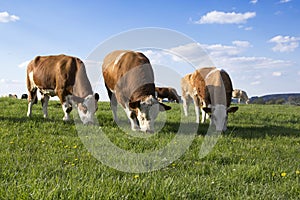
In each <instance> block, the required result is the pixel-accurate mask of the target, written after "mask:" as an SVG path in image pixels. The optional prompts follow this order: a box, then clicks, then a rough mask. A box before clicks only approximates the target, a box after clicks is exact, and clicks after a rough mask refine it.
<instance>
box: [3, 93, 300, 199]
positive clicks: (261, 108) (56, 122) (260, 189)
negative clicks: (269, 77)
mask: <svg viewBox="0 0 300 200" xmlns="http://www.w3.org/2000/svg"><path fill="white" fill-rule="evenodd" d="M170 105H171V106H172V110H171V111H169V112H167V114H166V115H162V117H161V118H160V119H158V122H157V123H156V126H157V127H158V128H159V127H161V126H163V128H162V129H161V130H160V131H159V132H158V133H155V134H153V135H150V136H149V135H147V134H145V135H143V134H142V133H139V134H140V136H143V137H144V138H141V137H135V136H134V135H131V133H130V132H129V133H124V132H123V131H122V130H121V129H119V128H118V126H117V125H116V124H115V123H114V122H113V121H112V114H111V111H110V108H109V104H108V103H104V102H100V103H99V110H98V111H97V118H98V121H99V125H100V127H101V130H102V131H103V132H105V134H106V136H107V138H109V139H110V140H111V141H112V142H113V143H114V144H115V145H116V146H118V147H120V148H121V149H124V150H126V151H128V152H136V153H145V152H152V151H154V150H159V149H161V148H163V147H165V146H166V145H167V144H169V143H170V142H172V141H173V139H174V137H175V135H176V133H177V130H178V127H179V122H180V118H181V116H180V113H181V108H180V106H179V105H177V104H170ZM239 107H240V108H239V111H237V112H236V113H235V114H233V115H230V116H229V124H228V130H227V131H226V132H225V133H223V134H222V136H221V137H220V139H219V140H218V142H217V144H216V145H215V146H214V148H213V150H212V151H211V152H210V153H209V154H208V155H207V156H206V157H204V158H202V159H200V158H199V156H198V153H199V150H200V147H201V144H202V142H203V140H204V136H205V133H206V130H207V128H208V124H204V125H202V124H201V125H200V127H199V129H198V130H197V134H196V136H195V138H194V140H193V142H192V144H191V146H190V147H189V149H188V150H187V151H186V152H185V153H184V154H183V155H182V156H181V157H180V158H179V159H178V160H175V161H174V162H172V163H170V164H169V165H167V166H166V167H164V168H162V169H159V170H155V171H151V172H148V173H127V172H122V171H118V170H116V169H113V168H110V167H108V166H106V165H104V164H102V163H101V161H99V160H98V159H96V158H95V157H94V156H93V152H89V151H88V149H87V148H86V146H85V145H84V144H83V141H82V140H81V139H80V136H79V135H78V131H77V129H76V126H75V124H74V121H72V122H68V123H65V122H63V121H62V117H63V113H62V109H61V106H60V105H59V103H58V102H56V101H50V104H49V119H43V118H42V110H41V105H40V102H39V104H38V105H35V106H34V107H33V116H32V118H31V119H28V118H27V117H26V112H27V101H26V100H17V99H8V98H0V110H1V111H0V142H1V145H0V199H298V198H299V196H300V107H299V106H298V107H297V106H288V105H240V106H239ZM191 114H193V112H192V111H191ZM193 115H194V114H193ZM164 117H166V118H167V122H166V123H165V124H164V123H163V122H162V119H163V118H164ZM193 119H194V118H193ZM121 120H123V121H122V124H123V125H124V126H125V127H124V129H125V130H128V129H129V125H128V124H127V121H126V119H125V118H122V117H121ZM192 125H193V123H192ZM100 127H95V128H96V129H97V128H100ZM189 131H190V129H189V128H188V127H186V128H185V132H184V133H185V134H186V133H188V132H189ZM191 132H193V131H191ZM93 136H95V137H96V135H93V133H91V134H90V135H89V134H88V133H87V134H86V137H87V138H88V137H91V139H93ZM103 150H105V148H104V147H103ZM117 156H118V155H117Z"/></svg>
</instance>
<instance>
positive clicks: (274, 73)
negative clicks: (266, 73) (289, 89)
mask: <svg viewBox="0 0 300 200" xmlns="http://www.w3.org/2000/svg"><path fill="white" fill-rule="evenodd" d="M281 75H282V73H281V72H273V73H272V76H281Z"/></svg>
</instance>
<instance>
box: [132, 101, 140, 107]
mask: <svg viewBox="0 0 300 200" xmlns="http://www.w3.org/2000/svg"><path fill="white" fill-rule="evenodd" d="M140 103H141V101H135V102H129V108H131V109H136V108H139V107H140V105H141V104H140Z"/></svg>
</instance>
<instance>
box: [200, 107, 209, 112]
mask: <svg viewBox="0 0 300 200" xmlns="http://www.w3.org/2000/svg"><path fill="white" fill-rule="evenodd" d="M202 110H204V112H206V113H211V108H208V107H204V108H202Z"/></svg>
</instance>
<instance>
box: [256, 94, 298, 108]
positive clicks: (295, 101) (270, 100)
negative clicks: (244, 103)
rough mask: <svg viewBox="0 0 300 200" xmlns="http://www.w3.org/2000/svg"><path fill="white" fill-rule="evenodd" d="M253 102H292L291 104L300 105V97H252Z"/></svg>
mask: <svg viewBox="0 0 300 200" xmlns="http://www.w3.org/2000/svg"><path fill="white" fill-rule="evenodd" d="M251 103H252V104H290V105H298V106H300V97H297V96H289V97H288V98H287V99H285V98H271V99H264V98H263V97H257V98H254V99H252V101H251Z"/></svg>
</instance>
